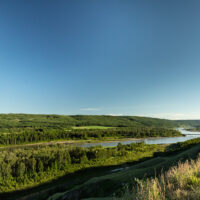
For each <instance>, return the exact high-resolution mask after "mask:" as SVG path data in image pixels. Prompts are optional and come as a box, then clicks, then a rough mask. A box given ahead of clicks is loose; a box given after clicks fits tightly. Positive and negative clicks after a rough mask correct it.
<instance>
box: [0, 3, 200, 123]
mask: <svg viewBox="0 0 200 200" xmlns="http://www.w3.org/2000/svg"><path fill="white" fill-rule="evenodd" d="M199 10H200V1H199V0H190V1H189V0H166V1H161V0H84V1H83V0H63V1H62V0H28V1H27V0H24V1H22V0H17V1H16V0H1V1H0V92H1V96H0V113H56V114H108V115H110V114H112V115H142V116H153V117H161V118H170V119H177V118H179V119H186V118H187V119H193V118H194V119H195V118H199V119H200V39H199V35H200V12H199Z"/></svg>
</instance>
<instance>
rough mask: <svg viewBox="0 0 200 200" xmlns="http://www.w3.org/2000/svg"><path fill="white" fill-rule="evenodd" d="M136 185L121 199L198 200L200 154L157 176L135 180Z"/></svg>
mask: <svg viewBox="0 0 200 200" xmlns="http://www.w3.org/2000/svg"><path fill="white" fill-rule="evenodd" d="M136 182H137V186H136V187H135V188H133V189H132V191H128V190H127V192H125V194H124V196H123V198H122V199H133V200H200V156H199V157H198V159H197V160H196V161H193V160H191V161H188V160H187V161H186V162H185V163H179V164H178V166H175V167H172V168H170V169H169V170H168V171H167V172H166V173H162V174H161V175H160V176H159V177H156V178H151V179H146V180H138V179H137V180H136Z"/></svg>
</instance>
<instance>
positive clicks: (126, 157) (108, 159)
mask: <svg viewBox="0 0 200 200" xmlns="http://www.w3.org/2000/svg"><path fill="white" fill-rule="evenodd" d="M163 149H164V147H163V146H159V145H146V144H144V143H137V144H136V143H133V144H130V145H121V144H119V145H118V146H117V147H114V148H103V147H92V148H69V147H67V146H66V145H52V146H46V147H42V146H41V147H28V148H12V149H9V148H8V149H6V150H1V151H0V192H1V193H3V192H8V191H15V190H16V189H23V188H26V187H28V186H34V185H37V184H39V183H43V182H46V181H49V180H51V179H54V178H56V177H59V176H62V175H64V174H68V173H71V172H74V171H77V170H80V169H83V168H88V167H94V166H105V165H113V164H119V163H121V162H125V161H130V160H138V159H141V158H143V157H150V156H152V155H153V153H154V152H155V151H159V150H160V151H163Z"/></svg>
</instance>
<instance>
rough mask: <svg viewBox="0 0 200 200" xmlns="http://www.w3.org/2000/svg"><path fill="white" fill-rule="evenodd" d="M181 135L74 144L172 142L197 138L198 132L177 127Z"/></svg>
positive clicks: (112, 145) (106, 145)
mask: <svg viewBox="0 0 200 200" xmlns="http://www.w3.org/2000/svg"><path fill="white" fill-rule="evenodd" d="M178 130H179V131H180V132H181V133H182V134H183V135H185V136H180V137H163V138H146V139H140V140H124V141H114V142H98V143H85V144H76V146H79V147H93V146H98V145H101V146H104V147H114V146H117V145H118V143H119V142H120V143H122V144H131V143H138V142H145V143H146V144H172V143H176V142H184V141H186V140H190V139H194V138H199V137H200V132H191V131H186V130H184V129H182V128H179V129H178Z"/></svg>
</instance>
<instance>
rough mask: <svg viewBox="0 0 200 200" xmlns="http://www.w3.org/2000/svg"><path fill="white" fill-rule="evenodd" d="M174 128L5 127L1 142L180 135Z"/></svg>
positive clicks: (0, 131) (1, 132)
mask: <svg viewBox="0 0 200 200" xmlns="http://www.w3.org/2000/svg"><path fill="white" fill-rule="evenodd" d="M180 135H181V133H180V132H179V131H177V130H174V129H164V128H146V127H120V128H119V127H118V128H110V129H84V130H83V129H63V128H3V129H0V144H1V145H11V144H23V143H32V142H41V141H52V140H61V139H104V138H124V137H131V138H143V137H171V136H180Z"/></svg>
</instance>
